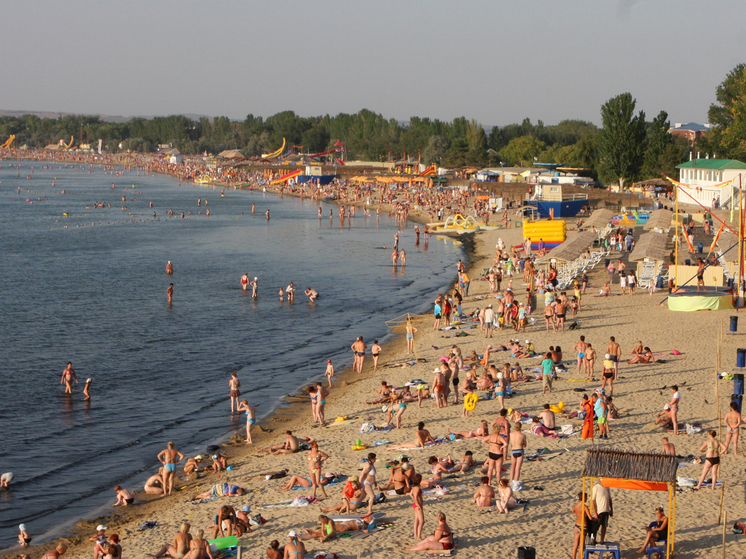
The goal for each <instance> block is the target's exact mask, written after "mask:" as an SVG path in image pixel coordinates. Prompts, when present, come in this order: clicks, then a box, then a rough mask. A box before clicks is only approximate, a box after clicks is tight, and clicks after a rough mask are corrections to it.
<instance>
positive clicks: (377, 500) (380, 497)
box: [373, 493, 386, 505]
mask: <svg viewBox="0 0 746 559" xmlns="http://www.w3.org/2000/svg"><path fill="white" fill-rule="evenodd" d="M385 502H386V495H384V494H383V493H379V494H378V495H376V498H375V499H373V504H374V505H377V504H379V503H385Z"/></svg>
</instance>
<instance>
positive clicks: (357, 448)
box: [352, 444, 368, 450]
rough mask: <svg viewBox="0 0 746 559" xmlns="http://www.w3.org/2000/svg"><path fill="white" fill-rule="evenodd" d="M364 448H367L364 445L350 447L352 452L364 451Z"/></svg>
mask: <svg viewBox="0 0 746 559" xmlns="http://www.w3.org/2000/svg"><path fill="white" fill-rule="evenodd" d="M366 448H368V447H367V446H365V445H364V444H363V445H360V446H357V445H352V450H365V449H366Z"/></svg>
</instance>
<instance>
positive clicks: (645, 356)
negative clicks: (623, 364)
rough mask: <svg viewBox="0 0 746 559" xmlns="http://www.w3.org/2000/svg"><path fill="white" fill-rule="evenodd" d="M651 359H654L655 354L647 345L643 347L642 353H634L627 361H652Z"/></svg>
mask: <svg viewBox="0 0 746 559" xmlns="http://www.w3.org/2000/svg"><path fill="white" fill-rule="evenodd" d="M653 361H655V355H653V352H652V351H651V350H650V348H649V347H645V348H644V349H643V352H642V353H640V354H638V355H635V356H634V357H632V359H630V360H628V361H627V363H632V364H634V363H652V362H653Z"/></svg>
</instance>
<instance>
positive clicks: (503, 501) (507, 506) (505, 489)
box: [495, 479, 518, 514]
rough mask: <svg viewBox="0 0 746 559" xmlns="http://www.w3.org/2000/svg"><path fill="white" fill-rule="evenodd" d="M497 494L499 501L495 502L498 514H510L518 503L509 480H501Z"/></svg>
mask: <svg viewBox="0 0 746 559" xmlns="http://www.w3.org/2000/svg"><path fill="white" fill-rule="evenodd" d="M497 493H498V497H499V499H497V500H496V501H495V508H496V509H497V511H498V512H500V513H503V514H508V511H509V510H511V509H514V508H515V507H516V505H518V502H517V501H516V500H515V495H514V494H513V489H512V488H511V487H510V482H509V481H508V480H507V479H501V480H500V483H498V484H497Z"/></svg>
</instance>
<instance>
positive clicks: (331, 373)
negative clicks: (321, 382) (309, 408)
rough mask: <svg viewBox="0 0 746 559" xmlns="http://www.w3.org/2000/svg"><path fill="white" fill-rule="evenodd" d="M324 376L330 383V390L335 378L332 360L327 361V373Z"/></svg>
mask: <svg viewBox="0 0 746 559" xmlns="http://www.w3.org/2000/svg"><path fill="white" fill-rule="evenodd" d="M324 376H325V377H326V380H327V382H328V383H329V388H331V387H332V379H333V378H334V365H332V360H331V359H327V360H326V371H325V372H324Z"/></svg>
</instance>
